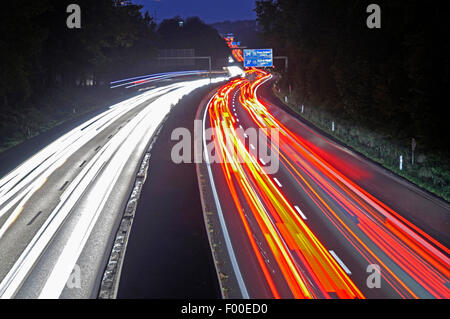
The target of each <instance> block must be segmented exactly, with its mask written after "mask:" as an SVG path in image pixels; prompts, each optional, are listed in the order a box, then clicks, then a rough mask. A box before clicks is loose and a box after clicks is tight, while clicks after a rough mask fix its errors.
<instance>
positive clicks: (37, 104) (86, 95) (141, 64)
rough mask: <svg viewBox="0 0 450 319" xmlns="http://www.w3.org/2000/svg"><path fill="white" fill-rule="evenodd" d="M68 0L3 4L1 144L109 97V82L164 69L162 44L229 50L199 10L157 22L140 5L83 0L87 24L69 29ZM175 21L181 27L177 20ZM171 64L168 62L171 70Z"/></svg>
mask: <svg viewBox="0 0 450 319" xmlns="http://www.w3.org/2000/svg"><path fill="white" fill-rule="evenodd" d="M71 3H74V1H70V0H39V1H36V0H14V1H5V2H4V3H2V7H1V10H0V110H1V112H0V151H1V150H2V149H4V148H7V147H9V146H11V145H14V144H17V143H18V142H20V141H22V140H24V139H27V138H29V137H31V136H33V135H36V134H38V133H39V132H41V131H42V130H45V129H47V128H50V127H52V126H54V125H55V124H57V123H59V122H61V121H64V120H66V119H67V118H68V116H73V114H75V113H79V112H85V111H88V110H90V109H92V108H95V107H99V106H101V104H102V103H108V101H109V100H111V99H113V98H114V96H115V95H114V94H117V93H115V92H112V90H109V82H110V81H112V80H118V79H121V78H123V77H126V76H133V75H134V76H137V75H143V74H149V73H152V72H154V71H160V69H158V67H163V66H158V65H157V64H158V63H157V62H155V61H156V60H154V59H153V60H152V58H154V57H156V56H157V55H158V50H159V49H161V48H166V47H171V48H176V49H184V48H186V49H191V48H192V49H196V53H197V55H198V54H203V55H213V58H215V59H216V60H218V59H224V58H226V57H227V54H228V52H227V50H226V46H225V43H224V41H222V40H221V39H220V36H219V35H218V33H217V31H215V30H214V29H213V28H211V27H209V26H207V25H206V24H204V23H203V22H202V21H200V20H199V19H198V18H190V19H187V21H186V22H185V25H184V27H183V28H182V29H180V28H179V27H178V25H177V19H171V20H167V21H163V22H162V23H161V25H160V26H159V27H158V25H157V24H156V23H155V21H154V20H153V18H152V17H150V16H149V14H148V13H147V12H143V10H142V6H139V5H134V4H133V3H132V2H130V1H121V0H95V1H93V0H77V1H76V2H75V3H76V4H78V5H79V6H80V8H81V29H76V28H75V29H69V28H68V27H67V25H66V20H67V18H68V17H69V15H70V13H67V12H66V9H67V6H68V5H69V4H71ZM174 23H175V24H176V26H175V28H172V27H171V26H172V25H173V24H174ZM166 71H170V70H166Z"/></svg>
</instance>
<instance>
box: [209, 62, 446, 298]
mask: <svg viewBox="0 0 450 319" xmlns="http://www.w3.org/2000/svg"><path fill="white" fill-rule="evenodd" d="M234 56H235V58H239V57H240V56H239V54H238V53H235V54H234ZM271 79H272V75H271V74H269V73H267V72H265V71H262V70H258V69H250V70H248V71H247V76H246V78H240V79H235V80H233V81H231V82H229V83H228V84H226V85H224V86H223V87H222V88H221V89H220V90H219V91H218V92H217V93H216V95H215V96H213V97H212V99H211V100H210V102H209V103H207V104H206V105H204V106H203V107H204V109H202V116H203V126H204V136H203V145H204V158H205V160H206V161H207V166H208V184H209V185H210V188H211V191H212V193H213V194H214V198H215V206H216V208H217V212H218V214H219V218H220V219H221V224H220V228H221V231H222V232H223V233H224V234H225V235H224V242H225V243H226V247H227V254H228V257H227V258H230V259H231V264H233V270H234V275H235V277H236V278H237V282H238V283H239V290H240V293H241V296H242V297H244V298H306V299H312V298H350V299H353V298H359V299H363V298H449V297H450V286H449V278H450V259H449V249H448V243H449V242H448V230H449V213H450V206H449V205H448V203H446V202H444V201H441V200H439V199H436V198H434V197H433V196H430V195H428V194H427V193H425V192H423V191H421V190H419V189H418V188H416V187H414V186H413V185H411V184H409V183H406V182H404V181H402V180H401V179H399V178H397V177H396V176H395V175H393V174H390V173H388V172H387V171H386V170H385V169H383V168H381V167H379V166H377V165H375V164H374V163H371V162H370V161H368V160H367V159H365V158H363V157H362V156H360V155H358V154H356V153H354V152H352V151H351V150H349V149H347V148H345V147H343V146H342V145H340V144H339V143H336V142H335V141H333V140H332V139H330V138H328V137H327V136H326V135H324V134H322V133H321V132H319V131H318V130H315V129H314V128H312V127H310V126H309V125H307V124H305V123H304V122H302V121H300V120H298V119H296V118H294V117H293V116H292V115H291V114H289V113H288V112H286V111H284V110H283V108H282V107H278V106H277V104H280V102H277V101H276V99H274V97H273V94H272V93H271V92H270V90H271V84H272V82H271ZM261 92H262V93H261ZM211 130H212V134H211V133H206V132H210V131H211ZM255 132H256V133H255ZM211 135H212V136H214V138H213V139H211ZM261 137H262V138H261ZM211 143H213V146H214V149H215V152H210V150H211V145H210V144H211ZM266 149H271V150H272V151H273V152H274V153H273V154H272V155H274V154H275V155H276V157H273V156H266V155H267V154H266V152H265V151H266ZM275 158H278V159H279V165H275V166H274V164H276V163H275V162H274V161H275ZM274 167H275V168H277V169H274ZM374 278H376V279H374ZM377 278H379V281H378V279H377Z"/></svg>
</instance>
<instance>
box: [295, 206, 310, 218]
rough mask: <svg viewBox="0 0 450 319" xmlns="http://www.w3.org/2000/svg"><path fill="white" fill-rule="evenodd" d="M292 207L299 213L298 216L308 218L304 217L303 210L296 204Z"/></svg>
mask: <svg viewBox="0 0 450 319" xmlns="http://www.w3.org/2000/svg"><path fill="white" fill-rule="evenodd" d="M294 208H295V209H296V210H297V212H298V213H299V214H300V216H302V218H303V219H304V220H307V219H308V218H306V216H305V214H303V212H302V211H301V210H300V208H299V207H298V206H297V205H295V206H294Z"/></svg>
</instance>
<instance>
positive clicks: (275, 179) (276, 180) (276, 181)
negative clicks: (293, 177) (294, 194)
mask: <svg viewBox="0 0 450 319" xmlns="http://www.w3.org/2000/svg"><path fill="white" fill-rule="evenodd" d="M273 180H274V181H275V183H277V184H278V186H280V187H283V185H281V183H280V182H279V181H278V179H277V178H276V177H274V178H273Z"/></svg>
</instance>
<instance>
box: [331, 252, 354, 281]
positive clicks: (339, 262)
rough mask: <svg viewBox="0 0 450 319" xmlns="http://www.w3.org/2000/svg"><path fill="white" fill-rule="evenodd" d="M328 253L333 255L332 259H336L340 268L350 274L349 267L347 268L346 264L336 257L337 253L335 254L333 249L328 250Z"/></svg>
mask: <svg viewBox="0 0 450 319" xmlns="http://www.w3.org/2000/svg"><path fill="white" fill-rule="evenodd" d="M330 254H331V255H332V256H333V257H334V259H336V261H337V262H338V264H339V265H341V267H342V269H344V271H345V272H346V273H347V274H348V275H351V274H352V272H351V271H350V269H348V268H347V266H346V265H345V264H344V263H343V262H342V260H341V259H340V258H339V257H338V255H336V253H335V252H334V251H333V250H330Z"/></svg>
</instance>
